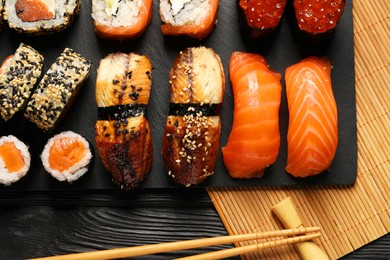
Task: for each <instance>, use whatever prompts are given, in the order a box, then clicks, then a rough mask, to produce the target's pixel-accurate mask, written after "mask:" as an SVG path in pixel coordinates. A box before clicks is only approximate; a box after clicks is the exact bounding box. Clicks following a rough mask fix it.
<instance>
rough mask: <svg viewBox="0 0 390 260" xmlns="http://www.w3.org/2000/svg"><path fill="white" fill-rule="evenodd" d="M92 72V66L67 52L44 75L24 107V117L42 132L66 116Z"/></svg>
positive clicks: (48, 129) (83, 59)
mask: <svg viewBox="0 0 390 260" xmlns="http://www.w3.org/2000/svg"><path fill="white" fill-rule="evenodd" d="M90 70H91V62H90V61H89V60H88V59H86V58H84V57H83V56H81V55H80V54H78V53H77V52H75V51H74V50H72V49H70V48H65V50H64V51H63V52H62V53H61V55H60V56H59V57H58V58H57V59H56V61H55V62H54V63H53V64H52V65H51V67H50V68H49V70H48V71H47V72H46V73H45V75H44V76H43V78H42V80H41V81H40V82H39V85H38V87H37V88H36V89H35V91H34V93H33V94H32V96H31V98H30V99H29V101H28V103H27V107H26V110H25V111H24V116H25V117H26V118H27V119H28V120H30V121H31V122H33V123H35V124H36V125H37V126H38V127H39V128H41V129H43V130H45V131H51V130H53V129H54V128H55V127H56V126H57V125H58V124H59V123H60V121H61V119H62V118H63V117H64V116H65V114H66V112H67V111H68V109H69V107H70V106H71V105H72V104H73V102H74V100H75V98H76V96H77V95H78V93H79V92H80V90H81V87H82V86H83V83H84V81H85V80H86V79H87V78H88V75H89V73H90Z"/></svg>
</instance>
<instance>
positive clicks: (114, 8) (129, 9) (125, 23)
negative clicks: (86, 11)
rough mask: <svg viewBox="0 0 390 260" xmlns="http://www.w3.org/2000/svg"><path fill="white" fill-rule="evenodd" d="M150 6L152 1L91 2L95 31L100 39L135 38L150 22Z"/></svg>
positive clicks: (98, 0) (103, 0)
mask: <svg viewBox="0 0 390 260" xmlns="http://www.w3.org/2000/svg"><path fill="white" fill-rule="evenodd" d="M152 6H153V1H152V0H127V1H121V0H93V1H92V18H93V24H94V26H95V31H96V33H97V35H99V36H100V37H102V38H108V39H116V40H129V39H133V38H137V37H139V36H140V35H141V34H142V33H143V32H144V31H145V30H146V28H148V26H149V24H150V22H151V20H152V13H153V12H152Z"/></svg>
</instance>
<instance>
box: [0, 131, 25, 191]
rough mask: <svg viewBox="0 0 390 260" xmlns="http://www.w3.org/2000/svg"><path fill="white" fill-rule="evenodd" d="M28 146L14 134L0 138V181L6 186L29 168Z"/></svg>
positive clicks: (20, 176)
mask: <svg viewBox="0 0 390 260" xmlns="http://www.w3.org/2000/svg"><path fill="white" fill-rule="evenodd" d="M30 163H31V156H30V152H29V151H28V147H27V146H26V145H25V144H24V143H23V142H22V141H20V140H19V139H18V138H16V137H15V136H12V135H9V136H2V137H1V138H0V183H2V184H4V185H6V186H8V185H10V184H12V183H14V182H17V181H18V180H20V179H21V178H22V177H23V176H25V175H26V174H27V172H28V170H29V169H30Z"/></svg>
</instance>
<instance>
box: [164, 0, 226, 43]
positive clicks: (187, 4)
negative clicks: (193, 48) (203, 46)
mask: <svg viewBox="0 0 390 260" xmlns="http://www.w3.org/2000/svg"><path fill="white" fill-rule="evenodd" d="M217 10H218V0H161V1H160V17H161V21H162V25H161V31H162V33H163V34H165V35H173V36H178V35H185V36H190V37H192V38H195V39H198V40H201V39H203V38H206V37H207V36H208V35H209V34H210V33H211V31H212V30H213V29H214V26H215V24H216V21H217Z"/></svg>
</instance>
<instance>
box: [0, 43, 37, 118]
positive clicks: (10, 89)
mask: <svg viewBox="0 0 390 260" xmlns="http://www.w3.org/2000/svg"><path fill="white" fill-rule="evenodd" d="M42 66H43V56H42V55H41V54H39V53H38V52H37V51H36V50H35V49H33V48H32V47H31V46H28V45H26V44H23V43H22V44H20V46H19V48H18V49H17V50H16V52H15V54H14V55H11V56H9V57H8V58H7V59H6V60H5V61H4V62H3V65H2V66H1V68H0V120H2V121H4V122H6V121H8V120H9V119H10V118H11V117H12V116H13V115H14V114H15V113H16V112H18V111H19V110H21V109H23V108H24V106H25V104H26V102H27V100H28V98H29V97H30V95H31V92H32V90H33V87H34V85H35V84H36V82H37V81H38V78H39V77H40V75H41V72H42Z"/></svg>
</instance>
